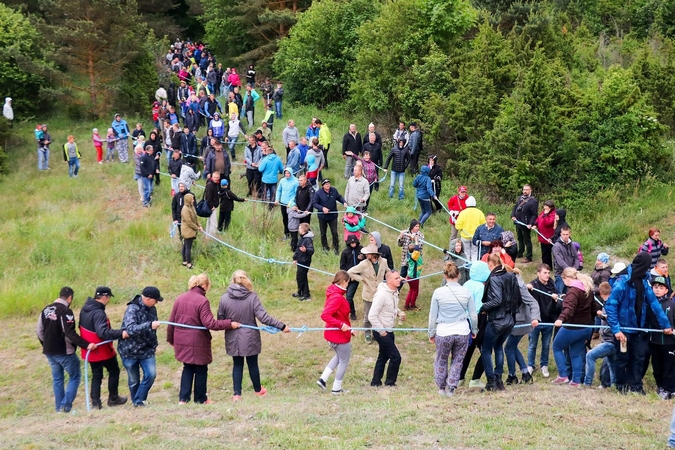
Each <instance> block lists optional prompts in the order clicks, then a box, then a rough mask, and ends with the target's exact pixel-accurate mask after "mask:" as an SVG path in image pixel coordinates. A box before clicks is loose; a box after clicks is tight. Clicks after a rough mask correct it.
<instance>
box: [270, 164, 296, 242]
mask: <svg viewBox="0 0 675 450" xmlns="http://www.w3.org/2000/svg"><path fill="white" fill-rule="evenodd" d="M275 156H276V155H275ZM277 158H278V157H277ZM279 159H280V158H279ZM299 185H300V183H299V182H298V179H297V178H295V177H294V176H293V169H292V168H290V167H286V168H285V169H284V177H283V178H282V179H281V180H280V181H279V185H278V186H277V192H276V196H275V201H274V203H275V204H277V205H279V204H280V205H281V220H282V222H283V223H284V240H286V239H288V238H290V237H291V232H290V231H289V229H288V205H289V203H291V202H293V201H295V193H296V191H297V190H298V186H299Z"/></svg>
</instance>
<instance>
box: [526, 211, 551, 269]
mask: <svg viewBox="0 0 675 450" xmlns="http://www.w3.org/2000/svg"><path fill="white" fill-rule="evenodd" d="M555 214H556V213H555V204H553V202H552V201H551V200H546V202H544V210H543V211H542V212H541V214H539V217H537V220H536V221H535V222H534V225H533V226H532V228H534V229H536V230H538V231H539V233H541V234H539V233H537V237H538V238H539V245H541V262H543V263H544V264H548V267H549V269H551V270H552V269H553V258H552V257H551V251H552V250H553V244H555V242H551V239H552V238H553V234H554V233H555ZM542 235H543V236H544V237H542Z"/></svg>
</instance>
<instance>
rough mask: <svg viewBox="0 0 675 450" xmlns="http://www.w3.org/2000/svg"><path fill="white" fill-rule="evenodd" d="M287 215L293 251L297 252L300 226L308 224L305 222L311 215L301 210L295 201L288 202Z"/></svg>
mask: <svg viewBox="0 0 675 450" xmlns="http://www.w3.org/2000/svg"><path fill="white" fill-rule="evenodd" d="M286 213H287V214H288V231H289V233H290V242H291V251H292V252H295V251H296V249H297V247H298V230H299V229H300V224H301V223H307V222H303V220H304V219H305V218H306V217H307V216H309V214H310V213H309V212H307V211H302V210H300V209H299V208H298V206H297V205H296V204H295V200H293V199H291V200H290V201H289V202H288V205H287V206H286ZM308 225H309V224H308Z"/></svg>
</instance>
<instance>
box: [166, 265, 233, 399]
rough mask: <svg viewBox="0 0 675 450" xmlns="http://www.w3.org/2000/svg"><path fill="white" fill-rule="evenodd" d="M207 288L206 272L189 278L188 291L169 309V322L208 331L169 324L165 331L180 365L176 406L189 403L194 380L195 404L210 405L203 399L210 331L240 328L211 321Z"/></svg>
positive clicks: (208, 283)
mask: <svg viewBox="0 0 675 450" xmlns="http://www.w3.org/2000/svg"><path fill="white" fill-rule="evenodd" d="M210 288H211V282H210V281H209V277H208V276H207V275H206V274H205V273H202V274H200V275H194V276H192V277H190V281H188V289H189V290H188V291H187V292H186V293H184V294H181V295H180V296H178V298H177V299H176V301H175V303H174V304H173V309H172V310H171V317H170V318H169V321H170V322H174V323H180V324H183V325H190V326H193V327H205V328H207V329H206V330H203V329H194V328H184V327H177V326H174V325H169V326H168V327H167V329H166V340H167V341H168V342H169V344H171V345H172V346H173V350H174V352H175V354H176V359H177V360H178V361H180V362H182V363H183V374H182V375H181V378H180V393H179V394H178V404H179V405H184V404H185V403H187V402H189V401H190V394H191V393H192V384H193V381H194V401H195V403H206V404H208V403H211V400H209V399H208V398H207V396H206V380H207V375H208V370H209V366H208V365H209V364H210V363H211V361H213V357H212V356H211V332H210V331H209V330H214V331H219V330H231V329H235V328H239V323H237V322H232V321H231V320H229V319H226V320H216V319H214V318H213V313H212V312H211V304H210V303H209V299H207V298H206V293H207V292H208V290H209V289H210Z"/></svg>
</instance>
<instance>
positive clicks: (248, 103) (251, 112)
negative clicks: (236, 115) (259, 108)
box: [242, 85, 260, 129]
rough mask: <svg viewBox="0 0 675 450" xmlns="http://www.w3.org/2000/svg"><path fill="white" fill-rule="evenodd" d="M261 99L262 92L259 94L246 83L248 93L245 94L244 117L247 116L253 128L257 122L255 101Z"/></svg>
mask: <svg viewBox="0 0 675 450" xmlns="http://www.w3.org/2000/svg"><path fill="white" fill-rule="evenodd" d="M259 99H260V94H258V93H257V92H256V91H255V89H253V88H252V87H251V85H246V94H245V95H244V108H243V110H242V117H243V116H246V120H247V121H248V128H249V129H251V128H253V124H254V123H255V102H257V101H258V100H259Z"/></svg>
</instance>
